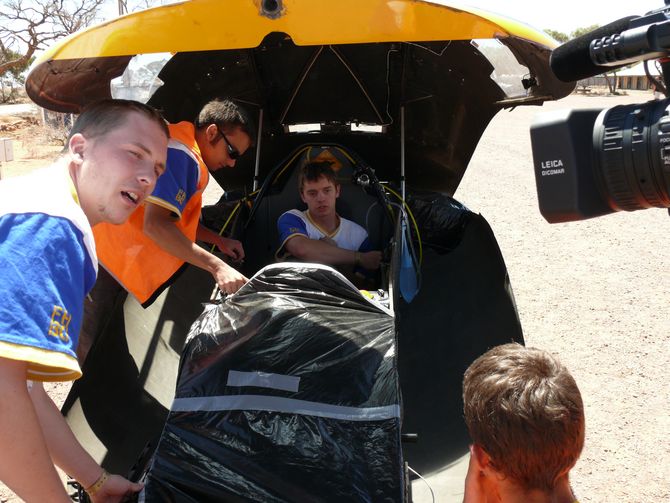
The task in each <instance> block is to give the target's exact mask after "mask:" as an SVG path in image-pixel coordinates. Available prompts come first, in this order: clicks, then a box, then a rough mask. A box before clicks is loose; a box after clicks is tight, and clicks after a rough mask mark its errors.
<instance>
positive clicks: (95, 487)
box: [84, 468, 109, 496]
mask: <svg viewBox="0 0 670 503" xmlns="http://www.w3.org/2000/svg"><path fill="white" fill-rule="evenodd" d="M108 478H109V473H107V470H105V469H104V468H103V469H102V473H101V474H100V477H98V480H96V481H95V482H93V484H91V485H90V486H88V487H87V488H85V489H84V491H86V492H87V493H88V495H89V496H93V495H95V494H96V493H97V492H98V491H99V490H100V489H102V486H104V485H105V482H107V479H108Z"/></svg>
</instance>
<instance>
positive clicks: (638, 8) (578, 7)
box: [460, 0, 665, 34]
mask: <svg viewBox="0 0 670 503" xmlns="http://www.w3.org/2000/svg"><path fill="white" fill-rule="evenodd" d="M460 3H462V4H463V5H472V6H475V7H479V8H481V9H485V10H489V11H492V12H497V13H500V14H504V15H505V16H507V17H511V18H514V19H517V20H519V21H523V22H524V23H526V24H529V25H531V26H533V27H535V28H540V29H542V30H545V29H551V30H557V31H561V32H563V33H566V34H570V32H572V31H574V30H575V29H576V28H583V27H586V26H591V25H594V24H598V25H601V26H602V25H605V24H608V23H611V22H612V21H616V20H617V19H621V18H622V17H627V16H642V15H644V14H646V13H647V12H649V11H651V10H655V9H659V8H661V7H664V5H665V4H664V1H663V0H635V1H627V0H556V1H547V0H460Z"/></svg>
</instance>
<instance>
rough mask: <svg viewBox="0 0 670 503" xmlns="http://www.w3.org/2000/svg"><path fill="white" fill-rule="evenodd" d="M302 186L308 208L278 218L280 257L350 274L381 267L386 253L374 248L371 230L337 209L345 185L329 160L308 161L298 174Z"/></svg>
mask: <svg viewBox="0 0 670 503" xmlns="http://www.w3.org/2000/svg"><path fill="white" fill-rule="evenodd" d="M298 190H299V192H300V198H301V199H302V201H303V202H304V203H305V204H306V205H307V210H305V211H300V210H297V209H293V210H289V211H287V212H285V213H283V214H282V215H281V216H280V217H279V219H278V220H277V228H278V230H279V239H280V241H281V245H280V247H279V249H278V250H277V253H276V258H277V259H278V260H287V259H290V258H291V257H292V258H295V259H298V260H302V261H305V262H318V263H321V264H328V265H333V266H343V267H341V271H342V272H343V273H344V274H345V275H346V276H350V273H352V272H358V273H360V272H362V271H360V269H365V270H367V271H374V270H377V269H379V263H380V261H381V257H382V254H381V252H380V251H378V250H372V246H371V245H370V242H369V240H368V233H367V231H366V230H365V229H364V228H363V227H361V226H360V225H358V224H357V223H355V222H352V221H351V220H347V219H346V218H343V217H341V216H339V215H338V214H337V211H336V210H335V202H336V200H337V198H338V197H339V196H340V190H341V186H340V184H339V182H338V181H337V178H336V176H335V172H334V171H333V169H332V167H331V163H330V162H329V161H311V162H307V163H306V164H305V165H304V166H303V167H302V169H301V170H300V173H299V174H298ZM357 275H359V274H357Z"/></svg>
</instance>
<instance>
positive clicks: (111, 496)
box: [91, 475, 143, 503]
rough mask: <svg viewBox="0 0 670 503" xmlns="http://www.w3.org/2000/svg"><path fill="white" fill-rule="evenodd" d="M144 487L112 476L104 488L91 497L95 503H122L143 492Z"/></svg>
mask: <svg viewBox="0 0 670 503" xmlns="http://www.w3.org/2000/svg"><path fill="white" fill-rule="evenodd" d="M142 487H143V485H142V484H137V483H134V482H131V481H129V480H126V479H124V478H123V477H121V476H120V475H110V476H109V478H108V479H107V480H106V481H105V483H104V484H103V486H102V487H101V488H100V489H99V490H98V492H96V493H95V494H94V495H93V496H91V501H93V503H120V502H121V501H123V500H124V498H126V497H127V496H131V495H133V494H134V493H136V492H139V491H141V490H142Z"/></svg>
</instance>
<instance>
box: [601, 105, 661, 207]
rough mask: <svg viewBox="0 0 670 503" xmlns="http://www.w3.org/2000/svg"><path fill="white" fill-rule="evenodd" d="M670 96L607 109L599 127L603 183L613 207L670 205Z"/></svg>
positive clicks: (607, 197) (602, 114) (604, 193)
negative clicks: (668, 98)
mask: <svg viewBox="0 0 670 503" xmlns="http://www.w3.org/2000/svg"><path fill="white" fill-rule="evenodd" d="M669 106H670V100H659V101H650V102H647V103H642V104H634V105H620V106H615V107H613V108H609V109H606V110H603V111H602V112H601V113H600V114H599V115H598V117H597V119H596V121H595V125H594V129H593V147H594V149H593V151H594V152H595V154H594V155H595V156H596V159H595V162H594V169H595V171H596V173H595V178H596V182H597V183H598V186H599V188H600V190H601V192H602V194H603V196H604V197H605V198H606V199H607V201H608V204H609V205H610V207H611V208H612V209H613V210H626V211H633V210H639V209H643V208H652V207H656V208H668V207H670V196H669V190H668V189H669V187H670V115H669V114H668V107H669Z"/></svg>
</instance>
